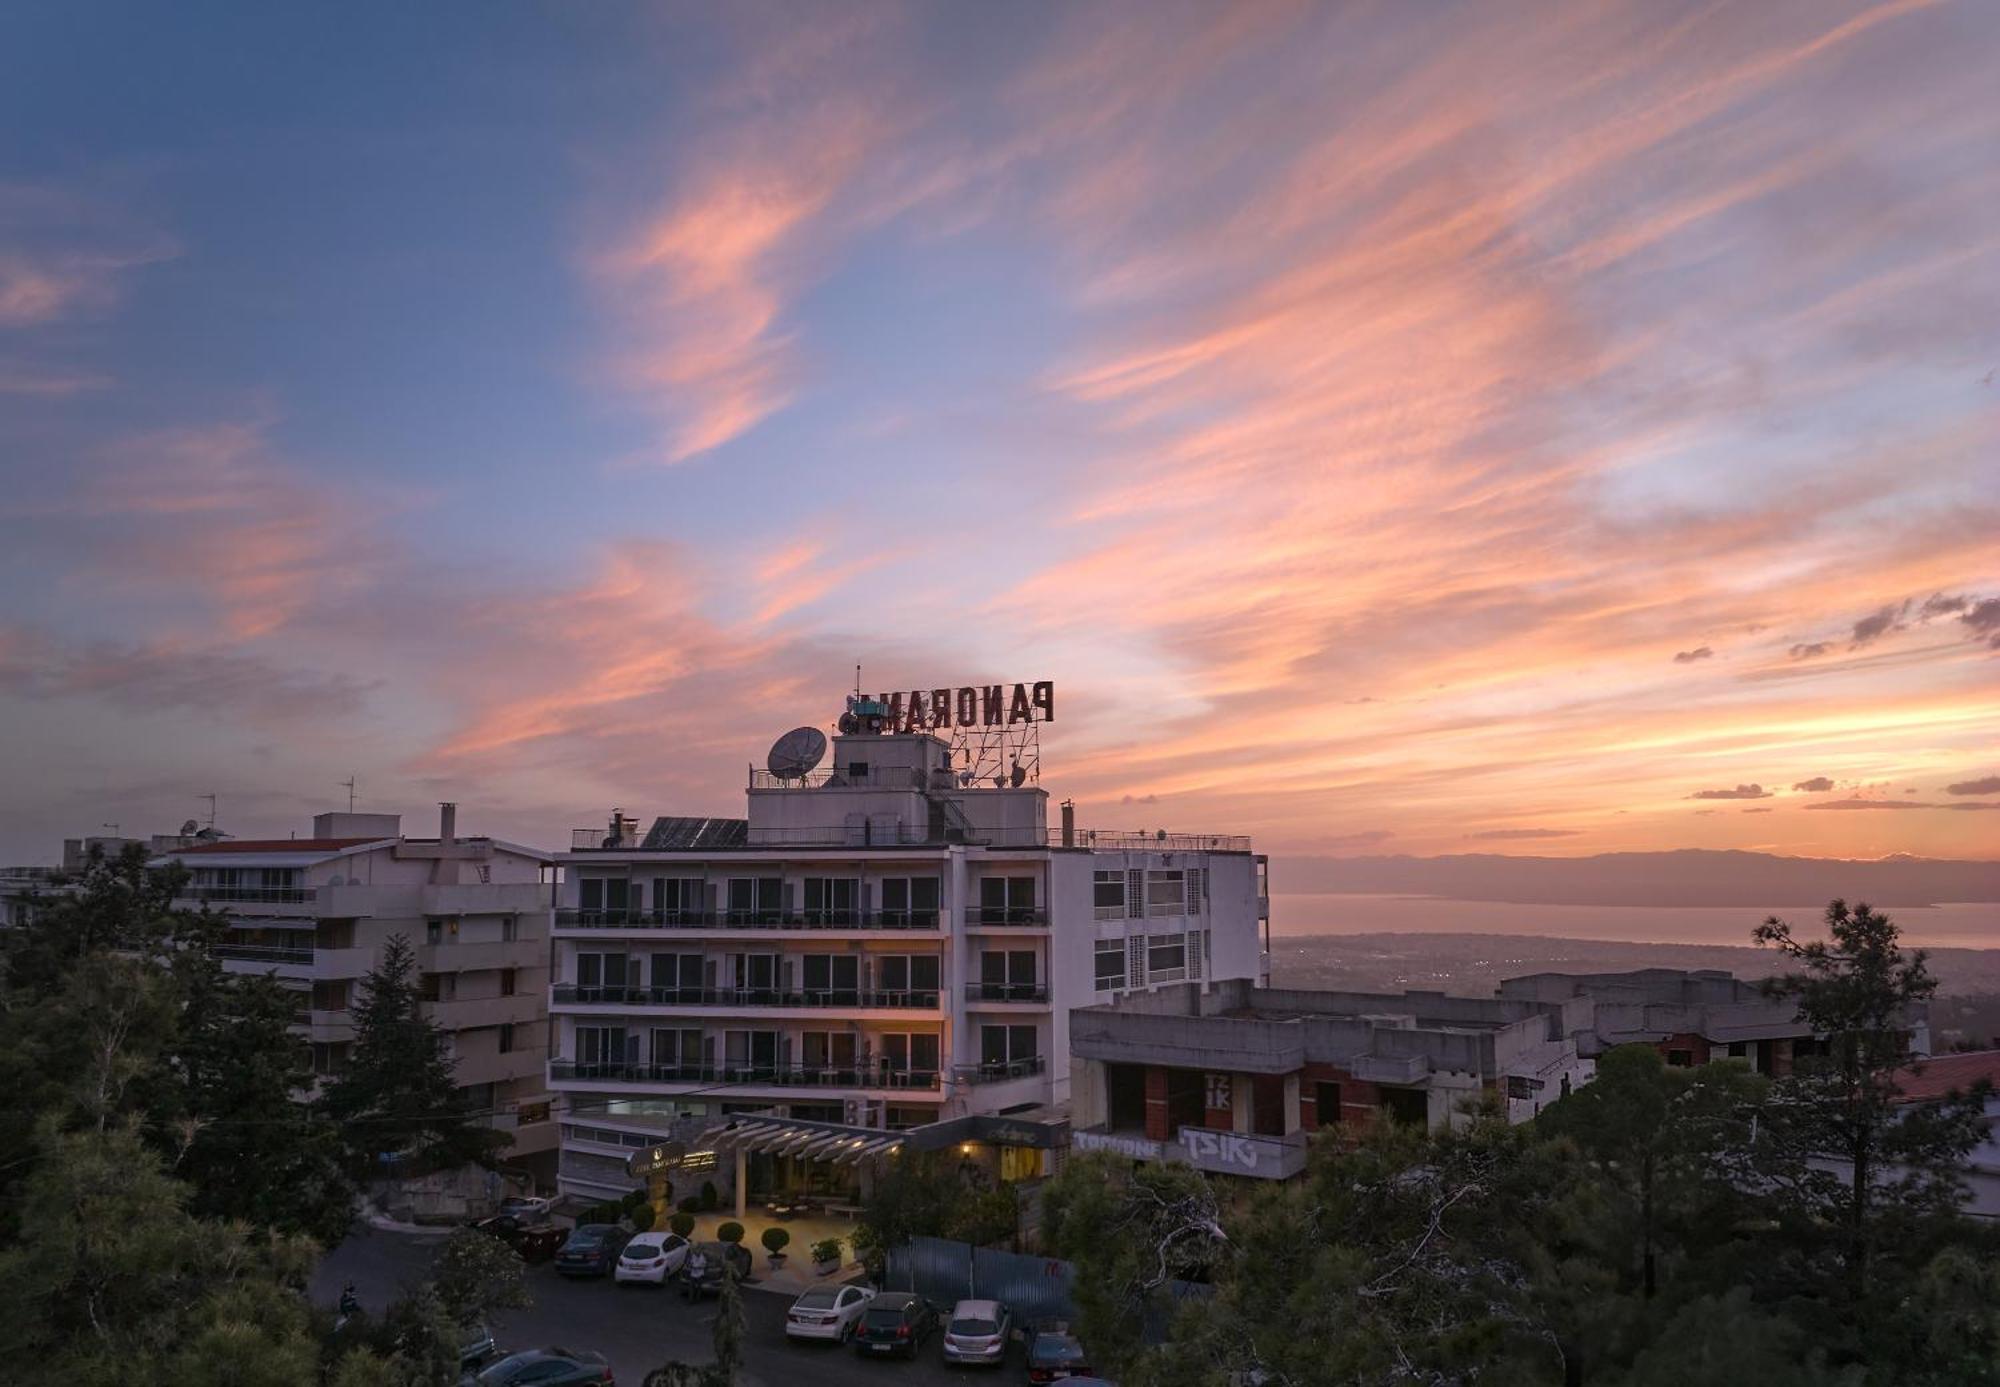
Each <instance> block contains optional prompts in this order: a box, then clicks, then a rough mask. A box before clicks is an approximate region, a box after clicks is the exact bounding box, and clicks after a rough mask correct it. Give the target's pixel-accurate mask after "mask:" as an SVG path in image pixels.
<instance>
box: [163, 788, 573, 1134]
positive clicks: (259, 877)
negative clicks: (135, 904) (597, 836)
mask: <svg viewBox="0 0 2000 1387" xmlns="http://www.w3.org/2000/svg"><path fill="white" fill-rule="evenodd" d="M456 820H457V810H456V807H455V806H453V805H450V804H446V805H443V806H441V809H440V814H439V828H438V836H437V837H435V838H410V837H405V836H404V835H403V832H402V819H401V816H400V815H396V814H355V813H327V814H320V815H316V816H315V817H314V819H313V824H312V833H311V835H310V836H309V837H306V838H275V839H221V840H218V841H213V842H205V843H195V844H192V845H189V846H182V847H176V848H173V849H172V850H170V851H167V852H164V853H162V854H161V855H160V856H159V857H157V858H156V859H154V861H155V864H156V865H164V864H167V863H179V864H180V865H181V866H184V867H186V868H187V869H188V872H189V880H188V885H187V888H186V896H185V898H184V901H183V903H184V904H187V905H190V906H193V905H205V906H208V907H211V908H213V909H216V910H219V911H223V912H225V913H226V914H228V915H229V917H230V921H231V925H232V929H231V935H230V939H229V942H228V943H227V944H225V945H224V946H223V950H222V952H223V957H224V960H225V966H226V967H228V968H230V969H232V970H235V971H239V972H255V973H272V974H275V975H276V976H277V977H278V978H279V979H281V980H282V981H284V982H285V983H286V984H288V985H289V986H292V987H295V988H297V989H298V991H299V992H300V994H301V998H300V1000H301V1013H302V1024H303V1025H304V1027H305V1029H306V1031H307V1033H308V1035H309V1037H310V1040H311V1044H312V1053H313V1068H314V1069H315V1071H317V1072H318V1073H320V1074H322V1075H330V1074H334V1073H338V1072H339V1070H340V1067H341V1065H342V1063H343V1062H344V1060H345V1057H346V1053H347V1049H348V1046H349V1045H350V1043H351V1042H352V1040H353V1037H354V1023H353V1017H352V1014H351V1010H350V1009H351V1007H352V1006H353V1004H354V1002H355V1000H356V998H357V996H358V989H359V987H360V982H361V979H362V978H363V977H364V976H365V975H366V974H367V973H368V971H369V970H370V969H371V968H372V967H374V966H375V964H376V963H377V962H378V961H379V959H380V957H381V952H382V948H383V946H384V945H385V944H386V943H387V942H388V940H389V939H390V937H391V936H394V935H399V934H400V935H402V936H404V937H405V938H406V939H407V940H408V941H409V942H410V945H411V947H412V948H413V949H414V950H415V952H416V960H417V967H418V969H419V970H420V972H421V974H422V985H423V988H424V997H425V1011H426V1012H427V1014H428V1015H429V1016H430V1017H431V1019H433V1020H434V1021H436V1022H437V1023H438V1024H439V1025H440V1026H441V1027H443V1028H444V1029H445V1030H446V1031H447V1032H448V1033H449V1034H450V1037H451V1045H452V1051H453V1054H454V1056H455V1058H456V1060H457V1063H458V1069H457V1075H458V1081H459V1083H460V1085H461V1086H462V1087H463V1088H465V1089H467V1090H469V1091H470V1095H471V1097H472V1100H473V1103H474V1105H475V1106H476V1107H477V1108H478V1109H479V1110H480V1111H483V1112H487V1113H490V1114H492V1117H491V1121H492V1122H493V1125H495V1126H496V1127H499V1128H501V1129H502V1130H505V1131H507V1132H509V1133H510V1134H511V1135H512V1144H511V1146H510V1147H509V1148H508V1149H507V1150H506V1151H505V1152H503V1154H502V1159H503V1160H506V1161H508V1162H510V1163H514V1164H521V1163H523V1162H524V1160H525V1159H526V1158H532V1157H537V1156H540V1158H541V1162H542V1163H543V1164H544V1165H546V1164H548V1163H550V1162H551V1161H552V1156H550V1155H549V1153H552V1152H553V1150H554V1149H555V1145H556V1127H555V1123H554V1122H553V1121H552V1120H551V1111H550V1096H549V1093H548V1090H547V1088H546V1087H545V1084H544V1065H545V1060H546V1057H547V1030H548V1027H547V1022H546V1006H547V998H548V918H549V914H548V912H549V899H550V895H549V887H548V885H547V884H546V881H545V878H546V876H547V875H548V873H549V868H550V863H551V862H552V861H553V858H552V857H551V855H550V854H548V853H545V852H542V851H539V850H537V849H534V848H527V847H521V846H518V845H516V844H512V843H503V842H498V841H495V840H494V839H491V838H479V837H461V836H459V834H458V831H457V822H456ZM526 1163H527V1164H529V1165H530V1166H532V1165H533V1164H535V1162H534V1161H532V1160H527V1161H526Z"/></svg>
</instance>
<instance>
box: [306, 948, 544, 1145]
mask: <svg viewBox="0 0 2000 1387" xmlns="http://www.w3.org/2000/svg"><path fill="white" fill-rule="evenodd" d="M353 1010H354V1043H353V1045H352V1047H350V1049H349V1051H348V1061H347V1068H346V1070H345V1071H344V1072H343V1073H342V1074H341V1075H340V1076H339V1078H337V1079H335V1080H334V1082H333V1083H331V1084H329V1085H328V1086H327V1089H326V1092H325V1095H324V1099H323V1105H324V1109H325V1111H326V1112H327V1113H328V1115H330V1116H331V1117H332V1118H333V1119H334V1120H335V1121H336V1122H338V1123H339V1124H341V1126H342V1128H343V1129H344V1134H345V1138H346V1144H347V1149H348V1152H349V1157H350V1161H351V1164H352V1167H353V1168H354V1170H355V1171H356V1172H357V1173H360V1174H364V1175H366V1174H370V1173H377V1165H376V1163H377V1160H378V1157H379V1156H381V1155H383V1154H393V1155H395V1156H396V1157H398V1158H399V1159H400V1160H401V1161H403V1162H404V1163H405V1166H406V1168H407V1169H410V1170H414V1171H430V1170H441V1169H444V1168H446V1167H449V1166H455V1165H460V1164H463V1163H464V1162H467V1161H481V1162H485V1161H490V1160H491V1159H492V1158H493V1156H494V1154H495V1152H496V1151H497V1150H498V1148H499V1147H500V1146H501V1145H502V1144H504V1142H505V1140H506V1138H505V1137H504V1136H502V1135H501V1134H500V1133H499V1132H496V1131H494V1130H493V1129H492V1128H490V1127H487V1126H484V1125H482V1124H481V1123H480V1122H479V1121H477V1116H478V1115H477V1114H475V1113H474V1112H473V1110H472V1104H471V1102H470V1101H469V1100H468V1099H467V1097H466V1095H465V1094H464V1092H463V1091H462V1090H460V1088H459V1087H458V1083H457V1080H456V1078H455V1077H454V1074H453V1070H454V1068H455V1067H456V1066H455V1062H454V1061H453V1059H452V1057H451V1055H450V1054H449V1053H448V1051H447V1048H446V1037H445V1034H444V1032H443V1031H442V1030H441V1029H439V1027H438V1026H437V1025H436V1023H434V1022H433V1021H431V1019H430V1018H429V1017H427V1016H425V1015H424V1014H423V1003H422V999H421V996H420V994H419V992H418V985H417V977H416V955H415V953H414V952H413V951H412V950H411V948H410V943H409V941H408V940H407V939H405V938H404V937H403V936H402V935H400V934H398V935H392V936H391V937H390V939H389V941H388V944H387V945H386V946H385V947H384V949H383V951H382V961H381V962H380V963H379V964H377V965H376V966H375V967H374V968H373V969H372V970H370V972H369V974H368V976H367V977H366V978H365V979H363V980H362V984H361V996H360V998H359V999H358V1000H357V1001H356V1002H355V1004H354V1008H353Z"/></svg>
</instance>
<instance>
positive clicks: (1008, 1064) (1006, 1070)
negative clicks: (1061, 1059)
mask: <svg viewBox="0 0 2000 1387" xmlns="http://www.w3.org/2000/svg"><path fill="white" fill-rule="evenodd" d="M1048 1068H1049V1062H1048V1059H1047V1057H1046V1056H1043V1055H1030V1056H1028V1057H1027V1058H1026V1059H1018V1060H994V1061H990V1062H988V1063H986V1064H962V1065H958V1066H957V1067H955V1068H954V1069H953V1070H952V1071H951V1076H952V1078H953V1079H955V1080H957V1081H958V1082H959V1083H962V1084H1004V1083H1006V1082H1007V1081H1008V1080H1010V1079H1028V1078H1033V1077H1034V1076H1035V1075H1037V1074H1046V1073H1047V1072H1048Z"/></svg>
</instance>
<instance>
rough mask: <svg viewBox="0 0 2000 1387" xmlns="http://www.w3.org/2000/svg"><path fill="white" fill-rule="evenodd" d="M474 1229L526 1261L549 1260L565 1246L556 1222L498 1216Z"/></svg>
mask: <svg viewBox="0 0 2000 1387" xmlns="http://www.w3.org/2000/svg"><path fill="white" fill-rule="evenodd" d="M472 1226H473V1227H474V1228H476V1229H478V1230H479V1231H480V1232H482V1233H485V1234H487V1235H489V1236H491V1237H495V1238H498V1239H499V1240H500V1241H501V1242H503V1243H505V1244H507V1246H509V1247H511V1248H513V1249H514V1251H515V1252H517V1253H519V1254H520V1256H521V1260H522V1261H524V1262H546V1261H548V1260H549V1258H551V1257H553V1256H555V1255H556V1252H557V1250H558V1249H560V1248H561V1247H562V1245H563V1239H564V1237H565V1236H566V1235H565V1234H564V1233H563V1230H562V1229H560V1228H558V1227H556V1226H555V1225H554V1224H553V1223H547V1222H539V1221H535V1220H532V1219H526V1218H522V1217H521V1216H520V1215H518V1214H495V1215H493V1217H491V1218H482V1219H479V1220H477V1221H476V1222H474V1223H473V1225H472Z"/></svg>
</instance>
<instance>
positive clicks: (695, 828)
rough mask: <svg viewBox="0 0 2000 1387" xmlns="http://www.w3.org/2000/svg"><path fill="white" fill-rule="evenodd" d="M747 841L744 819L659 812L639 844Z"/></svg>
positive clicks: (660, 847)
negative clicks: (692, 816) (686, 815)
mask: <svg viewBox="0 0 2000 1387" xmlns="http://www.w3.org/2000/svg"><path fill="white" fill-rule="evenodd" d="M749 841H750V821H749V820H748V819H702V818H680V817H671V816H662V817H660V818H657V819H655V820H653V826H652V828H651V829H649V830H647V833H646V841H645V842H643V843H641V844H640V847H642V848H648V849H652V850H654V851H662V852H665V851H682V850H686V849H691V848H740V847H743V846H744V845H745V844H747V843H748V842H749Z"/></svg>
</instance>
